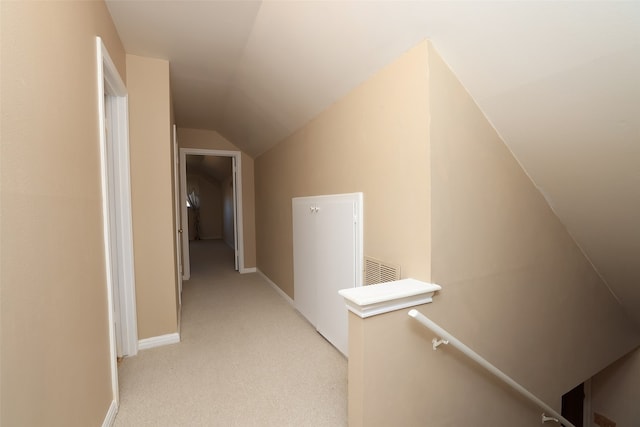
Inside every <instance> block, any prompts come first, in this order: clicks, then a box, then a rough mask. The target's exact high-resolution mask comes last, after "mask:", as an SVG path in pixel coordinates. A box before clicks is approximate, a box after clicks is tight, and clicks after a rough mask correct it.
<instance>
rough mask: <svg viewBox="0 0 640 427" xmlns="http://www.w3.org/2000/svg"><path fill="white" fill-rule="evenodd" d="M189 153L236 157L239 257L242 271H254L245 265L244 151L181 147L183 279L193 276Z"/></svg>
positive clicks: (237, 245) (235, 193)
mask: <svg viewBox="0 0 640 427" xmlns="http://www.w3.org/2000/svg"><path fill="white" fill-rule="evenodd" d="M187 155H199V156H217V157H231V158H232V159H235V165H236V168H235V185H234V189H233V192H234V200H235V203H236V212H235V224H236V227H235V228H236V230H235V233H236V235H237V244H236V251H237V259H238V267H239V268H238V271H239V272H240V273H249V272H252V271H253V270H252V269H247V268H245V265H244V222H243V211H242V152H240V151H231V150H211V149H204V148H180V199H181V200H180V209H181V211H182V271H183V276H182V279H183V280H189V278H190V277H191V265H190V258H189V217H188V213H187V204H186V200H187Z"/></svg>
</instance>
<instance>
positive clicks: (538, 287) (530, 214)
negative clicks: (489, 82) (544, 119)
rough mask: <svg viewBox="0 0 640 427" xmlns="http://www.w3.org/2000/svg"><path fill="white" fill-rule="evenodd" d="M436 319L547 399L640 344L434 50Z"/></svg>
mask: <svg viewBox="0 0 640 427" xmlns="http://www.w3.org/2000/svg"><path fill="white" fill-rule="evenodd" d="M429 88H430V94H431V96H430V107H431V134H430V142H431V156H432V157H431V160H432V163H431V169H432V171H431V182H432V187H431V194H432V200H431V206H432V210H431V214H432V225H431V229H432V240H431V248H432V255H433V256H432V261H431V266H432V279H433V281H434V282H436V283H438V284H441V285H442V286H443V291H442V293H441V296H439V297H438V300H437V303H436V304H433V307H429V311H430V313H431V316H432V317H433V319H434V320H435V321H437V322H440V323H441V324H442V326H443V327H445V328H446V329H448V330H449V331H450V332H451V333H453V334H454V335H457V336H458V337H459V338H460V339H461V340H462V341H463V342H466V343H467V344H468V345H469V346H470V347H472V348H474V349H475V350H476V351H477V352H478V353H480V354H482V355H484V356H485V357H486V358H487V359H488V360H490V361H492V363H494V364H495V365H497V366H498V367H500V368H501V369H502V370H503V371H505V372H506V373H507V374H508V375H510V376H512V377H513V378H514V379H516V380H517V381H520V382H521V383H522V384H523V385H525V386H526V387H527V388H529V389H530V390H532V391H533V392H534V393H535V394H537V395H539V396H540V397H541V398H542V399H543V400H546V401H548V402H549V403H551V404H557V403H559V402H560V397H561V396H562V394H564V393H565V392H567V391H569V390H570V389H572V388H573V387H574V386H576V385H577V384H579V383H581V382H583V381H584V380H586V379H587V378H589V377H590V376H591V375H593V373H595V372H598V371H599V370H601V369H602V368H604V367H605V366H607V365H608V364H609V363H611V362H612V361H613V360H615V359H617V358H619V357H620V356H622V355H623V354H625V353H626V352H628V351H629V350H631V349H632V348H633V347H635V346H637V345H638V343H639V342H640V336H639V334H638V330H636V329H634V327H633V325H632V323H631V322H630V321H629V319H628V318H627V317H625V315H624V314H623V310H622V309H621V307H620V305H619V304H618V303H617V301H616V300H615V299H614V298H613V296H612V295H611V294H610V292H609V291H608V289H607V288H606V286H605V285H604V283H603V282H602V281H601V280H600V278H599V276H598V274H597V273H596V272H595V271H594V269H593V267H592V266H591V265H590V263H589V261H588V260H587V259H586V258H585V256H584V255H583V254H582V252H581V251H580V249H579V248H578V247H577V246H576V244H575V242H574V241H573V239H572V238H571V236H570V235H569V234H568V233H567V231H566V229H565V227H564V226H563V225H562V223H560V221H559V220H558V218H557V217H556V216H555V214H554V213H553V211H552V210H551V209H550V208H549V206H548V204H547V203H546V201H545V199H544V198H543V197H542V195H541V194H540V192H539V191H538V189H537V188H536V187H535V186H534V185H533V183H532V182H531V180H530V179H529V178H528V176H527V175H526V174H525V173H524V171H523V170H522V169H521V167H520V165H519V164H518V162H517V161H516V160H515V158H514V157H513V156H512V154H511V152H510V151H509V150H508V149H507V147H506V145H505V144H504V143H503V142H502V140H501V139H500V137H499V136H498V135H497V133H496V132H495V130H494V129H493V127H492V126H491V124H490V123H489V122H488V120H487V119H486V118H485V117H484V115H483V114H482V112H481V111H480V110H479V109H478V107H477V106H476V104H475V103H474V101H473V99H471V97H470V96H469V95H468V93H467V92H466V91H465V89H464V88H463V87H462V85H460V83H459V82H458V80H457V79H456V77H455V76H454V75H453V73H452V72H451V71H450V70H449V68H448V67H447V65H446V64H445V63H444V62H443V61H442V60H441V59H440V57H439V56H438V55H437V53H435V51H433V50H431V52H430V55H429Z"/></svg>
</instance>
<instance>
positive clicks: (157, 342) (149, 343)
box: [138, 332, 180, 350]
mask: <svg viewBox="0 0 640 427" xmlns="http://www.w3.org/2000/svg"><path fill="white" fill-rule="evenodd" d="M179 342H180V334H179V333H178V332H174V333H173V334H166V335H160V336H157V337H151V338H144V339H141V340H139V341H138V350H147V349H150V348H154V347H161V346H163V345H168V344H177V343H179Z"/></svg>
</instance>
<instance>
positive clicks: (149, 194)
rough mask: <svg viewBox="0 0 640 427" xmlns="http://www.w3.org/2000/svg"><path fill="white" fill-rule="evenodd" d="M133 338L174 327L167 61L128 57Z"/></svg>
mask: <svg viewBox="0 0 640 427" xmlns="http://www.w3.org/2000/svg"><path fill="white" fill-rule="evenodd" d="M126 59H127V70H128V71H129V72H128V73H127V88H128V90H129V138H130V140H129V147H130V152H131V199H132V201H131V202H132V214H133V249H134V259H135V273H136V300H137V310H138V312H137V314H138V338H139V339H144V338H151V337H156V336H161V335H166V334H170V333H174V332H176V331H177V330H178V312H177V310H176V307H177V303H176V280H177V275H176V258H175V250H174V248H175V241H174V240H175V219H174V217H173V211H174V204H175V202H174V199H173V186H174V184H173V177H172V175H171V164H172V162H173V156H172V145H173V141H172V138H171V111H170V103H171V99H170V94H169V62H168V61H165V60H161V59H152V58H145V57H141V56H136V55H127V57H126Z"/></svg>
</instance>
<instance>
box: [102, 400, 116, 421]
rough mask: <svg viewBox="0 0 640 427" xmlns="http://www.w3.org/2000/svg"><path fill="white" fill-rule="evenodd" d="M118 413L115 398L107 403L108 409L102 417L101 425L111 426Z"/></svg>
mask: <svg viewBox="0 0 640 427" xmlns="http://www.w3.org/2000/svg"><path fill="white" fill-rule="evenodd" d="M117 414H118V404H117V403H116V401H115V400H112V401H111V405H109V410H108V411H107V415H105V417H104V421H103V422H102V427H111V426H112V425H113V423H114V422H115V421H116V415H117Z"/></svg>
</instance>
